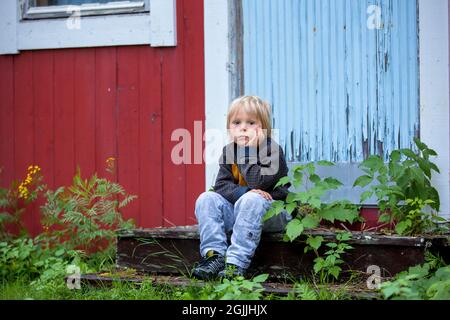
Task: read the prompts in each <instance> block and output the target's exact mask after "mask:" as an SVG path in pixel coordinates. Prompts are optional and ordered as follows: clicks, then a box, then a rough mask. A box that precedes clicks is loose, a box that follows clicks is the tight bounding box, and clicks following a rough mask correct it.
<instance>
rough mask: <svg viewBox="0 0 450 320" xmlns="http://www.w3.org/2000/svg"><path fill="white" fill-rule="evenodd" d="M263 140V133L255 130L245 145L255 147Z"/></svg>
mask: <svg viewBox="0 0 450 320" xmlns="http://www.w3.org/2000/svg"><path fill="white" fill-rule="evenodd" d="M264 138H265V135H264V132H263V130H262V129H261V128H256V130H255V132H254V136H253V137H252V138H251V139H250V141H249V142H248V143H247V146H249V147H257V146H258V145H259V144H260V143H261V142H262V141H263V140H264Z"/></svg>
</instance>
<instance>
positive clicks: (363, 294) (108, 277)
mask: <svg viewBox="0 0 450 320" xmlns="http://www.w3.org/2000/svg"><path fill="white" fill-rule="evenodd" d="M80 281H81V284H82V285H83V286H85V285H91V286H100V287H105V286H111V285H112V284H113V283H114V282H116V283H117V282H121V283H125V282H127V283H131V284H135V285H140V284H142V283H143V282H144V281H150V282H151V283H152V284H153V285H155V286H173V287H179V288H189V287H196V288H202V287H204V286H205V285H206V282H204V281H200V280H192V279H189V278H186V277H183V276H161V275H152V276H148V275H139V274H133V275H131V274H124V273H123V272H122V271H120V270H117V272H114V273H89V274H82V275H81V276H80ZM211 284H212V285H214V283H211ZM215 284H218V283H215ZM262 287H263V289H264V291H263V292H264V294H275V295H277V296H280V297H282V296H287V295H288V294H289V293H290V292H292V291H293V290H295V289H294V285H293V284H291V283H280V282H264V283H262ZM311 287H312V288H314V290H316V291H318V290H320V287H321V286H319V285H314V284H311ZM322 287H323V286H322ZM326 290H328V291H331V292H336V293H340V295H343V296H344V295H345V297H347V298H348V299H366V300H367V299H379V298H380V294H379V292H378V291H376V290H370V289H367V287H365V286H364V284H361V283H359V284H344V285H343V284H333V285H331V284H330V285H327V286H326Z"/></svg>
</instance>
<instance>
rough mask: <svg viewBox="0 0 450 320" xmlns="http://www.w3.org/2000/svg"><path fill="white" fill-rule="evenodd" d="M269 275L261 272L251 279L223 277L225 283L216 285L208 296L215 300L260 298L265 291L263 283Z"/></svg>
mask: <svg viewBox="0 0 450 320" xmlns="http://www.w3.org/2000/svg"><path fill="white" fill-rule="evenodd" d="M268 277H269V275H268V274H261V275H259V276H256V277H254V278H253V279H250V280H248V279H245V278H244V277H241V276H239V277H235V278H234V279H232V280H228V279H223V283H221V284H218V285H216V286H215V287H214V291H213V292H212V293H211V294H210V295H209V297H208V298H209V299H215V300H218V299H220V300H260V299H261V297H262V293H263V291H264V288H263V286H262V283H263V282H264V281H266V280H267V278H268Z"/></svg>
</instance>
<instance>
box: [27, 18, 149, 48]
mask: <svg viewBox="0 0 450 320" xmlns="http://www.w3.org/2000/svg"><path fill="white" fill-rule="evenodd" d="M79 19H80V20H79V28H78V26H77V22H76V21H77V20H76V19H75V18H72V19H67V18H58V19H40V20H27V21H21V22H20V23H19V25H18V49H19V50H34V49H56V48H81V47H101V46H120V45H133V44H149V43H150V15H149V14H145V13H142V14H132V15H128V14H124V15H113V16H96V17H80V18H79Z"/></svg>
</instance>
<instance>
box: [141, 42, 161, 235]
mask: <svg viewBox="0 0 450 320" xmlns="http://www.w3.org/2000/svg"><path fill="white" fill-rule="evenodd" d="M159 57H160V53H159V50H158V49H153V48H150V47H145V48H142V49H141V50H139V66H140V67H139V83H140V88H139V128H140V146H139V162H140V164H139V166H140V176H139V178H140V180H139V181H140V185H139V196H140V205H141V206H140V216H141V220H140V221H141V223H140V227H144V228H150V227H159V226H162V225H163V219H162V217H163V202H162V201H163V198H162V169H163V167H162V154H161V152H162V142H161V132H162V117H161V114H162V109H161V64H160V59H159Z"/></svg>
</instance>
